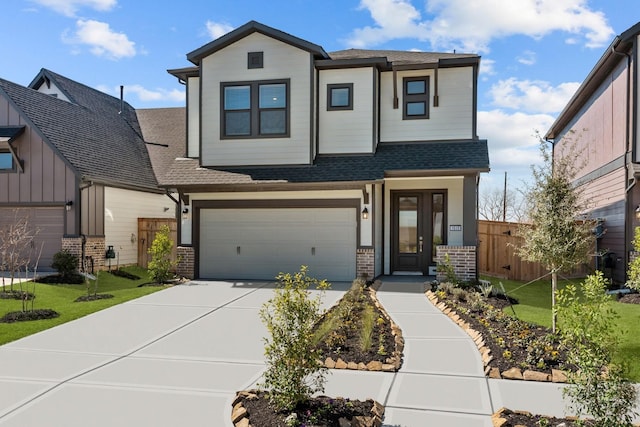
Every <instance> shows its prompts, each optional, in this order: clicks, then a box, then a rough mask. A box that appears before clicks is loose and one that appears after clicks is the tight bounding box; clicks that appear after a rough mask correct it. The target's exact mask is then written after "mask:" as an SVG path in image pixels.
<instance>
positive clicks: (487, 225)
mask: <svg viewBox="0 0 640 427" xmlns="http://www.w3.org/2000/svg"><path fill="white" fill-rule="evenodd" d="M521 225H522V224H519V223H513V222H496V221H478V238H479V241H480V244H479V245H478V270H479V271H480V274H484V275H487V276H492V277H499V278H504V279H509V280H522V281H525V282H528V281H530V280H535V279H537V278H539V277H542V276H544V275H546V274H547V273H548V270H547V269H545V268H544V267H543V266H542V265H540V264H538V263H533V262H527V261H523V260H522V259H521V258H520V257H519V256H517V255H516V247H518V246H521V245H522V243H523V239H522V238H521V237H518V236H517V232H518V227H520V226H521ZM589 269H590V267H589V266H581V267H579V268H576V269H575V270H574V271H572V272H571V273H568V274H567V273H563V275H564V276H565V277H582V276H585V275H587V274H588V272H589Z"/></svg>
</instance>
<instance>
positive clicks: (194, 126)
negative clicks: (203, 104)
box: [187, 77, 200, 157]
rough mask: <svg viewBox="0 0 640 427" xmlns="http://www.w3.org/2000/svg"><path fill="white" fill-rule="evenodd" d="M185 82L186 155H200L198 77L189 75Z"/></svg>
mask: <svg viewBox="0 0 640 427" xmlns="http://www.w3.org/2000/svg"><path fill="white" fill-rule="evenodd" d="M188 80H189V81H188V83H187V90H188V95H187V99H188V102H189V105H188V106H187V110H188V116H187V138H188V141H187V157H198V156H200V77H190V78H189V79H188Z"/></svg>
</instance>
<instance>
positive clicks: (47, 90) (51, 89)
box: [38, 83, 71, 102]
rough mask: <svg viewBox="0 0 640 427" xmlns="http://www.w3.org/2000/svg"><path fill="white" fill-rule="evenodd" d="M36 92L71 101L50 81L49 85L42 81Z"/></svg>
mask: <svg viewBox="0 0 640 427" xmlns="http://www.w3.org/2000/svg"><path fill="white" fill-rule="evenodd" d="M38 92H42V93H46V94H47V95H52V96H55V97H56V98H58V99H62V100H63V101H67V102H71V101H69V98H67V97H66V96H65V95H64V93H62V91H61V90H60V88H58V86H56V85H54V84H53V83H51V87H47V85H46V84H44V83H43V84H41V85H40V87H39V88H38Z"/></svg>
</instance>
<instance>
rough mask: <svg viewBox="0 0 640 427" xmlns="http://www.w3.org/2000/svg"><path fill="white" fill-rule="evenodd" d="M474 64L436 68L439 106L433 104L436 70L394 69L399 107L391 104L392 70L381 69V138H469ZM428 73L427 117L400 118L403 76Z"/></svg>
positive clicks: (391, 140) (416, 75) (471, 132)
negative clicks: (396, 70) (395, 70)
mask: <svg viewBox="0 0 640 427" xmlns="http://www.w3.org/2000/svg"><path fill="white" fill-rule="evenodd" d="M473 75H474V74H473V67H456V68H441V69H439V70H438V96H439V106H438V107H434V106H433V96H434V94H435V86H434V85H435V71H434V70H416V71H403V72H398V73H397V89H398V108H396V109H394V108H393V73H392V72H390V71H389V72H384V73H382V76H381V88H380V92H381V94H380V141H381V142H394V141H439V140H456V139H472V138H474V135H473V105H474V104H473V92H474V91H473V84H474V77H473ZM419 76H429V86H430V87H429V96H430V99H429V118H428V119H421V120H403V119H402V108H403V107H402V105H403V104H402V101H403V99H402V86H403V84H402V79H403V78H404V77H419Z"/></svg>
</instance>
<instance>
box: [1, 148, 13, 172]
mask: <svg viewBox="0 0 640 427" xmlns="http://www.w3.org/2000/svg"><path fill="white" fill-rule="evenodd" d="M6 170H13V156H12V155H11V152H10V151H9V150H4V149H0V171H6Z"/></svg>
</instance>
